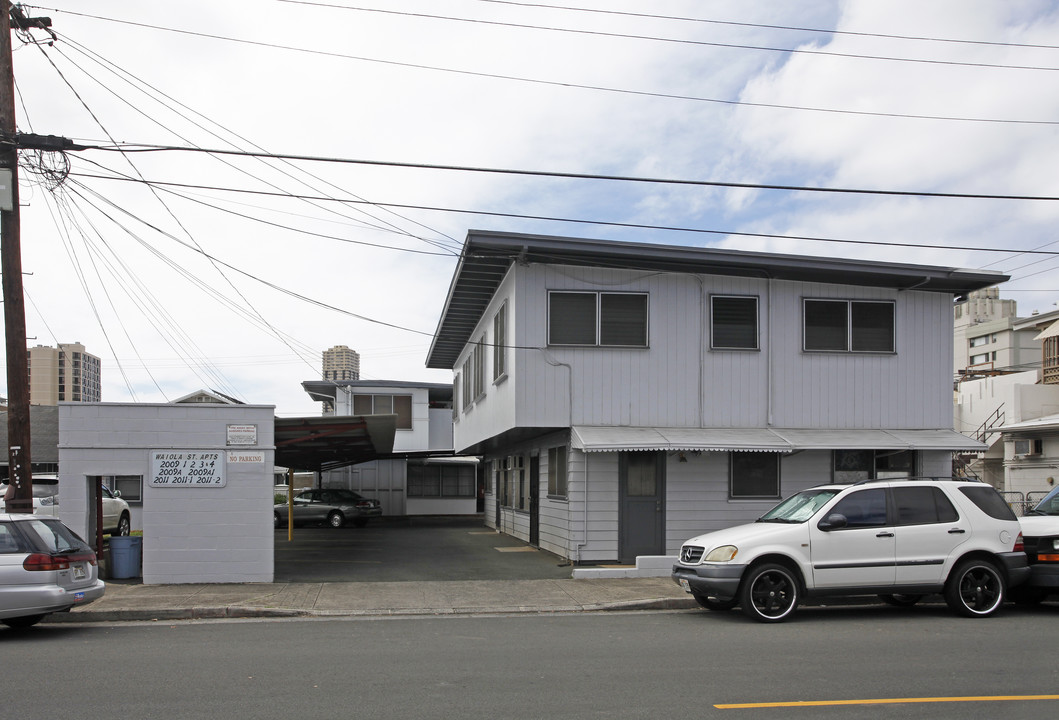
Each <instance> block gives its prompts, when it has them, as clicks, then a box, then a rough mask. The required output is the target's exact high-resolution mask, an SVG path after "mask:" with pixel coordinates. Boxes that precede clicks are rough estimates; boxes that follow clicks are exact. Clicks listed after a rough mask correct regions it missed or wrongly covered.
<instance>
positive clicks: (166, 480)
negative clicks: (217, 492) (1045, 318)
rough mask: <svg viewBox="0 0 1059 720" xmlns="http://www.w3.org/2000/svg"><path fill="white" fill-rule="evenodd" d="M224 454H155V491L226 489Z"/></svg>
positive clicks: (212, 452)
mask: <svg viewBox="0 0 1059 720" xmlns="http://www.w3.org/2000/svg"><path fill="white" fill-rule="evenodd" d="M225 454H226V453H224V452H223V451H221V450H152V451H151V481H150V486H151V487H224V485H225V476H224V468H225V466H226V465H227V462H225V460H226V458H225Z"/></svg>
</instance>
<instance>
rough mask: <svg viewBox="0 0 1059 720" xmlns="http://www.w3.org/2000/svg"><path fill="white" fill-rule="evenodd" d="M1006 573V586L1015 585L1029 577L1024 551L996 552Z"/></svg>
mask: <svg viewBox="0 0 1059 720" xmlns="http://www.w3.org/2000/svg"><path fill="white" fill-rule="evenodd" d="M997 557H998V558H1000V561H1001V562H1002V563H1004V569H1005V570H1007V573H1008V587H1017V586H1019V585H1022V584H1023V583H1025V582H1026V581H1027V580H1029V579H1030V573H1031V568H1030V565H1029V560H1028V559H1027V558H1026V553H1024V552H1009V553H998V555H997Z"/></svg>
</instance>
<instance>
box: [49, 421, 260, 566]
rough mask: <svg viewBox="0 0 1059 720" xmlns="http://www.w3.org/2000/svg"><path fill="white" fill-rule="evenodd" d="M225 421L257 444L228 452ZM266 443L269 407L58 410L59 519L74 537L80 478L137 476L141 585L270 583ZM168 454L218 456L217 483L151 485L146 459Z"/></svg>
mask: <svg viewBox="0 0 1059 720" xmlns="http://www.w3.org/2000/svg"><path fill="white" fill-rule="evenodd" d="M228 425H255V426H256V427H257V444H256V445H253V446H246V445H240V446H238V447H228V446H227V426H228ZM274 443H275V408H274V407H273V406H261V405H163V404H131V403H130V404H125V403H96V404H83V403H76V404H75V403H71V404H68V405H61V406H60V408H59V467H60V477H59V485H60V496H59V502H60V507H61V508H62V512H63V514H62V515H61V516H60V517H61V518H62V519H63V521H64V522H67V520H68V519H69V520H70V521H71V522H70V524H71V527H73V529H74V530H75V531H78V532H81V533H83V532H84V530H85V527H86V524H87V521H86V517H87V516H86V513H87V512H88V510H89V509H88V483H87V481H86V478H87V477H90V476H94V475H142V476H143V505H142V512H141V514H140V519H141V524H142V528H143V581H144V583H145V584H172V583H231V582H272V579H273V561H274V558H273V535H274V533H273V529H272V502H273V500H272V489H273V466H274V458H275V446H274ZM170 449H171V450H210V451H217V452H220V453H221V454H222V458H223V459H224V460H225V468H224V472H225V485H224V487H201V488H195V487H151V456H150V453H151V451H152V450H170ZM230 451H231V452H233V453H234V452H239V453H243V454H246V453H259V454H260V455H261V457H262V462H260V463H258V462H228V458H229V452H230Z"/></svg>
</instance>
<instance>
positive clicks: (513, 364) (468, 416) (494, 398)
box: [452, 266, 524, 452]
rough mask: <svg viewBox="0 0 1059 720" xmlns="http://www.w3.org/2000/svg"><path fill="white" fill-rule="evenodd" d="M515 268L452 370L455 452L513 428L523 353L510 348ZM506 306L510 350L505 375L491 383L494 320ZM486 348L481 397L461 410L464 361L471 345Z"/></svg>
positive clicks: (513, 342)
mask: <svg viewBox="0 0 1059 720" xmlns="http://www.w3.org/2000/svg"><path fill="white" fill-rule="evenodd" d="M516 269H517V266H515V267H513V268H512V269H511V270H509V271H508V274H507V277H505V278H504V280H503V281H502V282H501V283H500V286H499V287H498V288H497V292H496V295H494V296H493V299H492V301H491V302H490V303H489V307H487V308H486V310H485V313H483V315H482V317H481V319H480V320H479V322H478V326H477V327H476V328H475V331H474V333H473V334H472V335H471V338H470V344H469V345H468V346H467V347H466V348H464V350H463V353H461V355H460V357H459V359H458V360H457V362H456V366H455V368H453V374H454V376H455V375H460V381H459V386H458V387H457V388H455V390H456V392H455V393H454V396H453V400H452V402H453V405H454V407H455V408H456V409H457V410H456V413H455V417H456V422H455V423H454V425H453V431H452V433H453V444H454V446H455V449H456V451H457V452H460V451H462V450H465V449H466V448H468V447H469V446H471V445H473V444H474V443H476V442H479V441H481V440H484V439H486V438H490V437H492V436H494V435H497V434H499V433H501V432H503V431H504V430H507V429H510V428H513V427H514V426H515V400H514V386H515V380H516V379H517V378H518V377H519V374H520V372H521V364H522V359H523V357H524V353H522V352H520V351H517V350H516V349H515V348H513V347H510V346H512V345H518V342H517V340H516V337H517V336H516V329H515V328H516V326H517V320H516V317H517V313H518V308H519V303H518V301H517V298H516V296H515V287H516V278H515V270H516ZM505 303H506V304H507V338H506V339H504V342H505V343H506V344H507V345H508V346H509V347H508V349H507V371H506V373H505V375H504V376H503V377H501V378H499V379H498V380H496V381H494V380H493V345H494V344H496V342H497V338H496V337H494V333H493V318H494V317H495V316H496V313H497V312H498V311H499V310H500V307H501V306H502V305H504V304H505ZM483 339H484V342H485V345H484V346H483V351H484V352H485V370H484V373H483V375H484V387H485V392H484V394H483V395H481V396H480V397H478V398H477V399H475V400H474V401H473V402H472V404H471V406H470V407H469V408H464V407H463V387H464V384H465V383H466V382H468V380H469V378H465V377H462V369H463V363H464V360H466V359H467V357H468V355H469V354H470V352H471V350H472V348H473V344H474V343H476V342H478V341H479V340H483Z"/></svg>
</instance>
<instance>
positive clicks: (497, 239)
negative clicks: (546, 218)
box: [426, 230, 1009, 370]
mask: <svg viewBox="0 0 1059 720" xmlns="http://www.w3.org/2000/svg"><path fill="white" fill-rule="evenodd" d="M516 262H519V263H549V264H556V265H573V266H584V267H606V268H617V269H630V270H654V271H658V272H676V273H693V274H702V275H728V276H737V277H760V278H771V279H776V280H794V281H802V282H821V283H835V284H840V285H857V286H867V287H883V288H892V289H895V290H913V289H914V290H920V291H925V292H939V293H948V294H951V295H953V296H955V297H957V298H962V297H964V296H965V295H966V294H967V293H969V292H970V291H972V290H979V289H981V288H984V287H989V286H991V285H996V284H998V283H1001V282H1004V281H1006V280H1008V279H1009V277H1008V276H1007V275H1004V274H1003V273H998V272H992V271H985V270H966V269H961V268H949V267H938V266H934V265H912V264H905V263H890V262H873V261H867V260H850V259H845V258H828V257H815V256H809V255H781V254H776V253H758V252H743V251H740V250H721V249H716V248H702V247H687V246H674V245H653V244H650V243H632V242H614V241H610V240H587V239H583V238H569V237H555V236H548V235H523V234H518V233H498V232H487V231H481V230H471V231H469V232H468V233H467V240H466V242H465V243H464V246H463V252H462V253H461V257H460V262H459V265H457V267H456V271H455V273H454V274H453V277H452V282H451V284H450V285H449V293H448V297H447V298H446V300H445V307H444V309H443V310H442V313H441V318H440V319H439V321H438V327H437V330H436V331H435V332H434V339H433V341H432V342H431V346H430V350H429V352H428V353H427V363H426V365H427V367H428V368H438V369H443V370H451V369H452V368H453V367H454V366H455V364H456V361H457V359H458V358H459V356H460V353H461V352H463V349H464V348H465V347H466V345H467V342H468V341H469V340H470V337H471V333H472V332H474V328H475V327H476V326H477V323H478V321H479V320H480V319H481V317H482V313H484V312H485V309H486V307H487V306H488V304H489V301H490V300H492V298H493V295H494V294H495V293H496V290H497V287H499V285H500V283H501V281H502V280H503V279H504V276H505V275H506V274H507V272H508V269H509V268H510V267H511V265H513V264H514V263H516Z"/></svg>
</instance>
